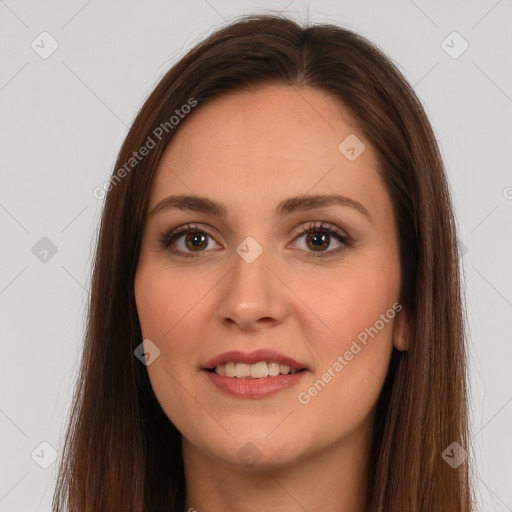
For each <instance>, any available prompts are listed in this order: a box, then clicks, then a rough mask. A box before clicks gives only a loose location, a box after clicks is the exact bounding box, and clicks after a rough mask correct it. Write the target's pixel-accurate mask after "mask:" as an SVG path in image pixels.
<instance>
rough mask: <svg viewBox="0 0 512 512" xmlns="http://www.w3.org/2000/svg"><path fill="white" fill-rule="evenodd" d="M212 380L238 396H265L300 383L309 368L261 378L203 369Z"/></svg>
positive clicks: (229, 392) (216, 384) (221, 388)
mask: <svg viewBox="0 0 512 512" xmlns="http://www.w3.org/2000/svg"><path fill="white" fill-rule="evenodd" d="M202 373H204V374H205V375H206V376H207V377H208V378H209V379H210V381H211V382H212V383H213V384H214V385H215V386H216V387H217V388H218V389H220V390H221V391H223V392H224V393H227V394H228V395H231V396H235V397H238V398H265V397H266V396H269V395H272V394H274V393H277V392H279V391H283V390H285V389H289V388H291V387H292V386H295V385H296V384H298V382H299V381H300V380H301V379H302V378H303V377H304V375H305V374H306V373H309V372H308V371H307V370H303V371H301V372H298V373H294V374H293V375H291V374H288V375H276V376H275V377H270V376H269V377H263V378H261V379H239V378H237V377H222V376H220V375H217V374H216V373H215V372H209V371H207V370H203V372H202Z"/></svg>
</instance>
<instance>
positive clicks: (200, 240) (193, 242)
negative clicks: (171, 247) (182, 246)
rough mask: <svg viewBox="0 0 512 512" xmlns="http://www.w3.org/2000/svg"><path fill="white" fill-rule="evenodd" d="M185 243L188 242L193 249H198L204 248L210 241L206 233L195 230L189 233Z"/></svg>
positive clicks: (188, 245)
mask: <svg viewBox="0 0 512 512" xmlns="http://www.w3.org/2000/svg"><path fill="white" fill-rule="evenodd" d="M185 243H186V244H187V247H188V248H189V249H190V250H192V251H196V252H197V250H198V249H199V250H200V249H204V248H205V247H206V245H208V241H207V240H206V235H204V234H203V233H200V232H197V231H193V232H191V233H188V234H187V236H186V237H185Z"/></svg>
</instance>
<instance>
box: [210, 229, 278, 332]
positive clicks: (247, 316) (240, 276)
mask: <svg viewBox="0 0 512 512" xmlns="http://www.w3.org/2000/svg"><path fill="white" fill-rule="evenodd" d="M232 256H233V263H232V265H233V267H232V271H231V272H230V273H229V275H228V276H227V279H226V280H225V282H224V285H223V290H222V293H221V295H220V297H219V302H218V305H217V315H218V316H219V320H220V321H223V322H226V321H228V322H230V323H236V324H238V325H239V326H241V327H245V328H249V327H251V326H252V327H254V326H256V325H257V324H258V322H259V321H260V320H263V319H265V322H268V321H269V319H272V320H274V322H280V321H282V319H283V317H284V315H285V312H286V293H285V290H283V289H282V288H283V285H282V283H281V282H280V281H279V280H278V279H276V277H275V276H274V275H273V272H271V271H270V270H269V268H268V267H270V268H273V267H275V266H276V265H275V257H274V255H272V253H271V250H270V248H269V247H268V246H267V247H265V246H264V244H263V243H261V244H260V243H259V242H257V241H256V239H255V238H253V237H246V238H245V239H244V240H243V241H242V242H241V243H240V244H239V245H238V246H237V248H236V252H234V254H233V255H232ZM260 323H261V322H260Z"/></svg>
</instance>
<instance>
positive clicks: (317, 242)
mask: <svg viewBox="0 0 512 512" xmlns="http://www.w3.org/2000/svg"><path fill="white" fill-rule="evenodd" d="M328 237H329V235H325V234H320V235H319V234H313V235H311V236H310V237H308V238H309V240H310V241H312V242H313V249H314V250H317V249H318V248H322V247H321V246H322V245H329V244H328V242H327V244H326V240H328ZM324 248H325V247H324Z"/></svg>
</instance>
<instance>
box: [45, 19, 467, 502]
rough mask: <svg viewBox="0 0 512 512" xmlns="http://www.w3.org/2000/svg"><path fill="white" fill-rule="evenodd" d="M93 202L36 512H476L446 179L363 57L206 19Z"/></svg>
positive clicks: (285, 27)
mask: <svg viewBox="0 0 512 512" xmlns="http://www.w3.org/2000/svg"><path fill="white" fill-rule="evenodd" d="M105 192H108V194H107V196H106V202H105V209H104V212H103V218H102V222H101V230H100V234H99V240H98V246H97V254H96V261H95V270H94V276H93V283H92V296H91V303H90V311H89V323H88V329H87V333H86V342H85V350H84V354H83V363H82V368H81V375H80V379H79V385H78V387H77V390H76V394H75V399H74V404H73V410H72V417H71V421H70V425H69V428H68V434H67V437H66V444H65V450H64V455H63V459H62V463H61V468H60V473H59V481H58V486H57V489H56V492H55V497H54V510H55V511H58V510H66V509H69V510H73V511H77V512H78V511H80V512H82V511H95V512H96V511H98V510H105V511H106V510H112V511H129V510H130V511H140V512H142V511H157V510H175V511H180V512H181V511H184V510H198V511H203V510H204V511H206V510H209V511H216V510H244V511H252V510H310V511H312V510H333V511H335V510H336V511H338V510H339V511H351V512H352V511H361V512H362V511H379V512H384V511H398V510H400V511H402V510H403V511H405V510H407V511H408V512H420V511H421V512H424V511H429V512H431V511H441V510H443V511H448V510H449V511H457V512H463V511H464V512H469V511H471V510H473V508H472V484H471V475H470V471H469V469H468V468H469V465H468V461H467V458H466V456H467V452H468V451H470V446H469V436H468V418H467V416H468V412H467V409H468V405H467V390H466V352H465V350H466V348H465V343H464V334H463V333H464V325H463V314H462V311H463V308H462V300H461V296H460V282H459V267H458V255H457V244H456V233H455V225H454V218H453V213H452V207H451V202H450V197H449V191H448V186H447V181H446V177H445V174H444V170H443V164H442V160H441V157H440V153H439V150H438V146H437V143H436V140H435V138H434V135H433V132H432V129H431V127H430V125H429V122H428V120H427V118H426V115H425V113H424V110H423V108H422V106H421V104H420V102H419V100H418V99H417V97H416V96H415V94H414V92H413V91H412V89H411V87H410V86H409V85H408V84H407V83H406V81H405V79H404V78H403V77H402V75H401V74H400V72H399V71H398V70H397V69H396V67H395V66H394V65H393V64H392V63H391V61H390V60H389V59H387V58H386V57H385V56H384V55H383V54H382V53H381V52H380V51H379V50H378V49H377V48H376V47H375V46H373V45H372V44H371V43H369V42H368V41H367V40H365V39H364V38H362V37H360V36H358V35H356V34H355V33H353V32H351V31H348V30H345V29H342V28H339V27H336V26H330V25H324V26H311V27H307V28H303V27H301V26H300V25H298V24H296V23H295V22H293V21H291V20H288V19H285V18H282V17H277V16H276V17H274V16H249V17H244V18H242V19H240V20H239V21H237V22H235V23H232V24H230V25H228V26H226V27H224V28H222V29H220V30H218V31H217V32H216V33H214V34H213V35H211V36H210V37H208V38H207V39H206V40H205V41H203V42H202V43H200V44H198V45H197V46H196V47H195V48H193V49H192V50H191V51H190V52H189V53H188V54H187V55H186V56H185V57H184V58H182V59H181V60H180V61H179V62H178V63H177V64H176V65H175V66H174V67H173V68H172V69H171V70H170V71H169V72H168V73H167V74H166V75H165V76H164V78H163V79H162V80H161V81H160V83H159V84H158V85H157V87H156V88H155V90H154V91H153V92H152V94H151V95H150V96H149V98H148V99H147V101H146V102H145V104H144V106H143V107H142V109H141V111H140V112H139V114H138V116H137V118H136V119H135V121H134V123H133V125H132V127H131V129H130V131H129V133H128V135H127V137H126V140H125V141H124V144H123V146H122V148H121V151H120V153H119V157H118V160H117V164H116V170H115V171H114V173H113V176H112V179H111V181H110V182H109V183H108V184H105V186H104V187H103V188H102V189H101V190H100V191H95V195H98V193H99V194H100V195H101V194H103V193H105Z"/></svg>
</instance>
